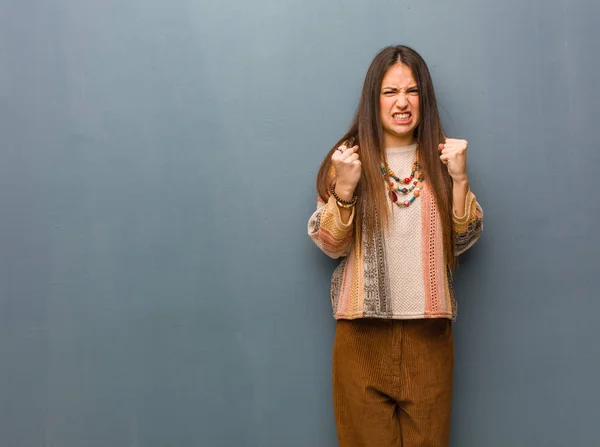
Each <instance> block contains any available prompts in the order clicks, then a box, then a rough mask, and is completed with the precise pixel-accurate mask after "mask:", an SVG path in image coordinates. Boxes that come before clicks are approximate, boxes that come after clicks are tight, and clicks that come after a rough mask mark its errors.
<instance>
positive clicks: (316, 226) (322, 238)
mask: <svg viewBox="0 0 600 447" xmlns="http://www.w3.org/2000/svg"><path fill="white" fill-rule="evenodd" d="M342 211H346V212H348V214H349V216H348V218H347V219H344V218H343V215H342ZM353 229H354V208H352V209H350V210H348V209H345V208H340V207H338V206H337V203H336V200H335V198H334V197H333V196H331V197H329V200H328V201H327V202H323V201H322V200H321V199H320V198H319V200H318V202H317V210H316V211H315V212H314V213H313V214H312V216H310V219H309V220H308V235H309V236H310V238H311V239H312V240H313V242H314V243H315V244H316V245H317V247H319V248H320V249H321V250H322V251H323V252H324V253H325V254H326V255H327V256H329V257H330V258H334V259H337V258H340V257H342V256H347V255H348V253H349V252H350V245H351V243H352V235H353V233H354V232H353Z"/></svg>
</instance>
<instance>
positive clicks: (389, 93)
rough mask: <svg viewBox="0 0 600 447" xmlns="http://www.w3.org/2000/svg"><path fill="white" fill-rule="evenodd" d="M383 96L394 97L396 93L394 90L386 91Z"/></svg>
mask: <svg viewBox="0 0 600 447" xmlns="http://www.w3.org/2000/svg"><path fill="white" fill-rule="evenodd" d="M383 94H384V95H385V96H391V95H393V94H394V91H393V90H386V91H385V92H383Z"/></svg>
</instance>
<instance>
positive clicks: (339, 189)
mask: <svg viewBox="0 0 600 447" xmlns="http://www.w3.org/2000/svg"><path fill="white" fill-rule="evenodd" d="M354 189H355V187H354V186H347V185H344V184H336V185H335V193H336V194H337V195H338V196H339V197H340V198H341V199H342V200H352V197H354Z"/></svg>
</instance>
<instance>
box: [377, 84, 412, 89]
mask: <svg viewBox="0 0 600 447" xmlns="http://www.w3.org/2000/svg"><path fill="white" fill-rule="evenodd" d="M414 88H418V86H417V85H416V84H415V85H411V86H409V87H406V90H412V89H414ZM385 89H391V90H398V87H394V86H391V85H385V86H383V87H381V90H385Z"/></svg>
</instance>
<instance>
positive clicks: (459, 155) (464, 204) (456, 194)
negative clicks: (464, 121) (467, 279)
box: [440, 138, 483, 256]
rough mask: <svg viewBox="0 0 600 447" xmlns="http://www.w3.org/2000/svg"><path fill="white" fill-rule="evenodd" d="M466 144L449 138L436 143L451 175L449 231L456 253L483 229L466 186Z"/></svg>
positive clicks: (465, 248) (475, 239)
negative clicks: (450, 229)
mask: <svg viewBox="0 0 600 447" xmlns="http://www.w3.org/2000/svg"><path fill="white" fill-rule="evenodd" d="M467 146H468V143H467V141H465V140H456V139H452V138H447V139H446V140H445V143H443V144H440V151H441V155H440V159H441V160H442V163H444V164H445V165H446V166H447V167H448V173H449V174H450V177H451V178H452V230H453V233H454V252H455V255H456V256H458V255H460V254H461V253H464V252H465V251H467V250H468V249H469V248H471V247H472V246H473V244H475V242H477V240H478V239H479V237H480V236H481V232H482V231H483V210H482V209H481V206H480V205H479V203H477V199H476V197H475V194H473V193H472V192H471V189H470V188H469V179H468V177H467V165H466V153H467Z"/></svg>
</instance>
